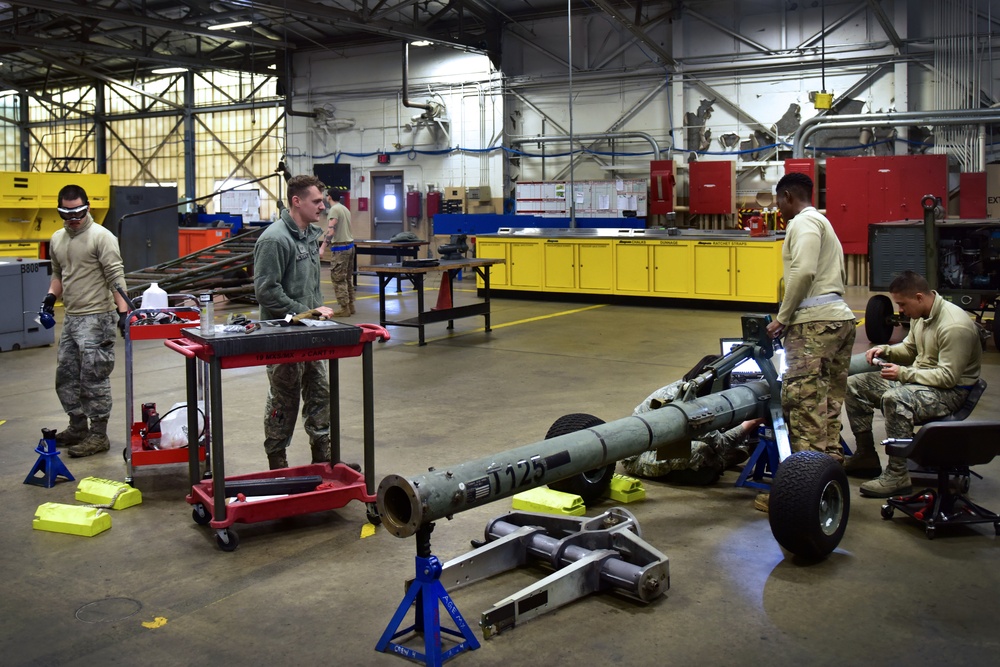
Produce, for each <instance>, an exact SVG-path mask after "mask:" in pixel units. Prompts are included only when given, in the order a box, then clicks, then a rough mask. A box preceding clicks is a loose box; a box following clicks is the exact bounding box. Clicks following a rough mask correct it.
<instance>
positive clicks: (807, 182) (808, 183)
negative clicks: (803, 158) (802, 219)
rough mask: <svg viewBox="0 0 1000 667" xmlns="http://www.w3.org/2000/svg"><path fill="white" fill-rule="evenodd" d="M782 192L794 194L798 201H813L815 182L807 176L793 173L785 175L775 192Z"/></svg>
mask: <svg viewBox="0 0 1000 667" xmlns="http://www.w3.org/2000/svg"><path fill="white" fill-rule="evenodd" d="M782 190H788V191H789V192H791V193H793V194H794V195H795V198H796V199H798V200H802V201H812V196H813V182H812V179H811V178H809V177H808V176H806V175H805V174H802V173H799V172H797V171H793V172H791V173H790V174H785V175H784V176H782V177H781V180H780V181H778V186H777V187H776V188H775V191H776V192H777V193H780V192H781V191H782Z"/></svg>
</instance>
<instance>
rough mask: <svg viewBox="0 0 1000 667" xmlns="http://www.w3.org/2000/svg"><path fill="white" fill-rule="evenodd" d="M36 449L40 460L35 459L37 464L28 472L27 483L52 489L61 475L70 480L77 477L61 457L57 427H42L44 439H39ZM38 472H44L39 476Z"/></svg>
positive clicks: (25, 481)
mask: <svg viewBox="0 0 1000 667" xmlns="http://www.w3.org/2000/svg"><path fill="white" fill-rule="evenodd" d="M35 451H36V452H38V460H37V461H35V466H34V467H33V468H32V469H31V472H29V473H28V476H27V477H25V478H24V483H25V484H34V485H35V486H44V487H45V488H46V489H51V488H52V487H53V486H55V485H56V481H57V478H59V477H64V478H66V480H67V481H70V482H72V481H73V480H75V479H76V478H75V477H73V475H71V474H70V472H69V469H68V468H67V467H66V464H65V463H63V462H62V459H60V458H59V450H57V449H56V430H55V429H51V428H43V429H42V439H41V440H39V441H38V446H37V447H35ZM38 473H42V475H41V476H40V477H39V476H38Z"/></svg>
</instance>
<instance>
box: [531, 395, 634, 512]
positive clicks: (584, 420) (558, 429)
mask: <svg viewBox="0 0 1000 667" xmlns="http://www.w3.org/2000/svg"><path fill="white" fill-rule="evenodd" d="M603 423H604V420H603V419H599V418H597V417H595V416H594V415H588V414H584V413H580V412H576V413H573V414H569V415H563V416H562V417H560V418H559V419H557V420H556V421H555V423H553V424H552V426H551V427H549V431H548V433H546V434H545V439H546V440H548V439H549V438H555V437H557V436H560V435H566V434H567V433H575V432H576V431H582V430H583V429H585V428H591V427H593V426H600V425H601V424H603ZM616 463H617V462H612V463H609V464H608V465H606V466H603V467H601V468H594V469H593V470H588V471H587V472H581V473H580V474H578V475H573V476H572V477H567V478H566V479H561V480H559V481H558V482H552V483H551V484H549V486H550V487H552V488H553V489H555V490H556V491H562V492H564V493H573V494H576V495H578V496H580V497H581V498H583V502H584V503H585V504H586V503H590V502H592V501H595V500H597V499H598V498H600V497H601V496H603V495H604V494H605V493H606V492H607V490H608V487H609V486H610V485H611V477H612V476H613V475H614V474H615V465H616Z"/></svg>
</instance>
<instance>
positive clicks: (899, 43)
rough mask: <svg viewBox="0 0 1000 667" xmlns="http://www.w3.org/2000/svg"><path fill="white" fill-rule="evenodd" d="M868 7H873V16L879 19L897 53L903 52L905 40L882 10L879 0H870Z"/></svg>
mask: <svg viewBox="0 0 1000 667" xmlns="http://www.w3.org/2000/svg"><path fill="white" fill-rule="evenodd" d="M868 6H869V7H871V10H872V14H874V15H875V18H876V19H878V23H879V25H880V26H882V30H884V31H885V34H886V36H887V37H888V38H889V41H890V42H892V45H893V46H895V47H896V50H897V51H902V50H903V40H901V39H900V38H899V33H897V32H896V28H895V26H893V25H892V21H890V20H889V17H888V16H886V15H885V11H883V9H882V5H881V3H880V2H879V0H868Z"/></svg>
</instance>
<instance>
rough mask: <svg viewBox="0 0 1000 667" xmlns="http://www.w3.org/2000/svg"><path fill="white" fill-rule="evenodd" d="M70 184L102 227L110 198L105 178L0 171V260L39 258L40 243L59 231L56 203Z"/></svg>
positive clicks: (69, 174) (59, 222) (109, 187)
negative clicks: (83, 194) (80, 192)
mask: <svg viewBox="0 0 1000 667" xmlns="http://www.w3.org/2000/svg"><path fill="white" fill-rule="evenodd" d="M70 184H72V185H79V186H80V187H82V188H83V189H84V190H86V191H87V196H88V197H89V199H90V214H91V215H92V216H93V218H94V220H95V221H96V222H97V223H98V224H103V223H104V218H105V217H106V216H107V215H108V207H109V205H110V194H111V178H110V177H109V176H108V175H107V174H73V173H62V172H58V173H45V174H43V173H38V172H22V171H0V256H2V257H34V258H38V257H39V256H40V251H39V249H40V246H41V243H42V242H47V241H48V240H49V239H51V238H52V234H53V233H54V232H55V231H56V230H57V229H60V228H61V227H62V224H63V222H62V218H60V217H59V213H58V212H56V206H57V205H58V202H57V201H56V200H57V198H58V196H59V190H60V189H62V188H63V186H66V185H70Z"/></svg>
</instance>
